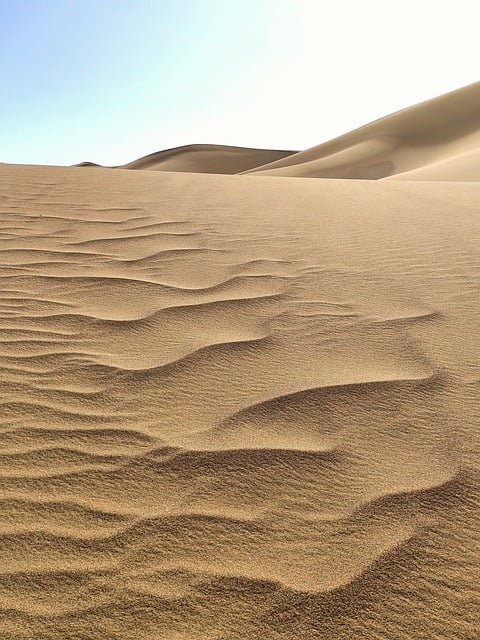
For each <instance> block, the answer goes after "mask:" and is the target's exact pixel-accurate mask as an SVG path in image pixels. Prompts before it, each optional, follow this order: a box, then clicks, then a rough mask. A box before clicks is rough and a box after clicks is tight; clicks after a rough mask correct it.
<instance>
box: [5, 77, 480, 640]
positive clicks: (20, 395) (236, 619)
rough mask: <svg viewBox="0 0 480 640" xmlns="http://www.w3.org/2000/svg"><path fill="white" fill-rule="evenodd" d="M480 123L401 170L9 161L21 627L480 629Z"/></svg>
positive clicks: (217, 637)
mask: <svg viewBox="0 0 480 640" xmlns="http://www.w3.org/2000/svg"><path fill="white" fill-rule="evenodd" d="M463 91H464V92H465V91H466V92H467V93H465V94H464V95H465V96H467V98H468V99H473V98H472V94H471V93H469V92H470V91H471V88H467V89H466V90H463ZM475 91H476V93H475V92H474V95H475V96H476V95H478V87H477V88H476V89H475ZM439 100H440V101H441V100H442V99H439ZM436 104H437V103H435V102H433V103H431V104H430V107H429V108H430V110H431V114H432V118H431V120H428V122H431V121H433V120H434V119H435V117H436V114H437V111H436V108H434V107H435V105H436ZM438 104H443V103H441V102H440V103H438ZM462 104H463V103H462ZM432 105H433V106H432ZM457 107H458V105H457ZM414 109H415V108H413V110H414ZM452 109H453V107H452ZM417 110H418V107H417ZM477 111H478V109H477ZM402 113H404V114H408V113H409V112H408V110H407V111H405V112H402ZM422 113H423V112H422ZM462 113H463V112H462ZM437 115H438V114H437ZM399 117H400V116H399ZM402 117H403V116H402ZM405 117H406V116H405ZM422 117H423V116H422ZM392 118H393V116H392ZM425 118H426V116H425ZM424 121H425V122H426V120H422V119H421V118H420V116H418V120H416V122H417V125H416V126H418V127H419V128H420V127H421V126H423V125H422V123H423V122H424ZM409 122H410V121H409ZM472 122H473V115H472V121H470V120H468V118H465V119H464V120H461V119H460V117H458V119H457V120H455V123H454V124H451V125H449V126H447V125H445V126H446V131H447V133H446V134H445V143H444V144H440V142H438V139H436V140H437V143H438V144H437V143H436V144H437V147H436V155H435V158H434V156H433V155H432V153H433V152H432V153H430V151H431V149H430V147H429V146H428V144H427V142H425V145H426V147H421V149H420V151H419V157H418V159H417V161H415V162H413V160H412V159H413V157H414V151H413V150H412V149H411V148H410V147H408V145H407V143H405V145H404V148H403V151H404V158H405V163H404V164H403V165H400V164H399V163H400V161H399V160H398V158H399V157H400V146H401V145H400V142H398V143H396V144H397V147H396V149H397V151H395V154H396V155H395V157H394V158H393V156H392V158H393V159H392V160H391V162H392V164H393V165H394V166H395V167H397V168H398V167H400V168H399V169H398V171H399V172H400V169H401V170H402V171H407V168H406V167H407V165H408V167H409V169H408V170H409V171H412V172H413V174H412V178H411V179H409V178H407V175H406V174H405V175H403V176H400V175H396V177H402V180H393V179H392V180H351V179H344V180H336V179H323V180H312V179H305V178H301V177H300V178H292V177H281V178H271V177H269V176H268V175H266V176H265V175H262V174H258V175H256V174H251V175H240V176H238V175H207V174H203V175H197V174H194V173H171V172H167V171H161V172H157V171H148V170H147V171H129V170H125V169H118V170H112V169H106V168H95V169H86V168H84V167H70V168H66V167H32V166H20V165H19V166H13V165H0V214H1V215H0V278H1V288H0V377H1V391H0V394H1V395H0V403H1V418H0V421H1V428H0V502H1V508H0V547H1V558H2V562H1V567H0V638H2V639H3V638H5V639H6V640H27V639H28V640H53V639H56V640H66V639H70V638H71V639H75V640H77V639H79V640H97V639H98V640H103V639H105V640H110V639H112V640H210V639H214V640H305V639H307V640H310V639H318V640H320V639H321V640H324V639H325V640H350V639H355V640H374V639H377V640H453V639H455V640H457V639H458V640H474V639H475V638H477V637H478V635H476V634H478V630H479V628H480V614H479V612H480V563H479V558H478V550H479V531H480V500H479V489H480V430H479V426H478V423H479V419H480V404H479V400H478V398H479V391H480V324H479V322H478V313H479V302H480V300H479V298H480V286H479V283H480V258H479V250H480V209H479V202H480V183H479V182H477V181H476V180H478V176H475V172H474V171H473V169H472V167H473V165H474V163H475V162H476V159H477V158H478V151H477V152H475V151H474V150H473V142H472V148H471V149H467V147H466V146H465V145H466V144H467V143H466V142H465V140H466V139H468V140H473V139H474V137H475V136H476V135H477V133H476V132H475V131H474V127H473V124H472ZM371 126H374V125H371ZM375 126H377V125H375ZM399 126H400V125H399ZM425 126H426V125H425ZM432 127H433V125H432ZM439 127H440V125H439ZM449 127H450V128H449ZM460 129H461V132H460V133H461V137H457V138H455V136H454V133H459V130H460ZM419 130H420V129H419ZM422 130H423V129H422ZM412 131H413V130H412ZM432 131H433V129H432ZM435 131H437V129H435ZM439 132H440V128H438V131H437V133H436V134H435V135H438V136H440V133H439ZM352 135H353V134H352ZM399 135H400V134H399ZM413 135H417V134H414V133H412V136H413ZM419 135H420V134H419ZM430 135H431V136H432V137H434V133H431V134H430V133H425V140H426V139H427V138H428V136H430ZM399 139H400V138H399ZM402 140H403V138H402ZM355 144H357V143H355ZM358 144H359V145H362V144H363V142H362V141H358ZM365 144H370V142H366V143H365ZM371 144H372V145H373V146H375V145H376V144H377V142H376V141H373V142H372V143H371ZM389 144H390V143H389ZM422 144H423V143H422ZM468 144H470V142H469V143H468ZM432 145H433V142H432ZM447 146H448V148H449V149H450V151H449V152H448V154H450V155H448V154H447V151H446V149H447ZM407 147H408V148H407ZM454 147H455V154H454V153H453V151H452V149H453V148H454ZM351 148H353V147H351ZM361 148H363V147H361ZM372 148H373V147H372ZM403 151H402V153H403ZM382 153H383V152H382ZM389 157H390V156H389ZM402 157H403V156H402ZM292 158H295V156H292ZM407 158H408V162H407V160H406V159H407ZM288 160H289V159H288V158H287V159H286V160H285V161H281V162H288ZM389 162H390V160H389ZM402 162H403V161H402ZM282 166H285V167H287V165H282ZM292 166H293V165H292ZM295 166H298V165H295ZM352 166H353V165H352ZM355 166H358V165H355ZM466 167H468V171H469V172H470V173H469V175H470V178H469V180H470V181H469V182H466V181H465V182H457V181H454V180H456V179H463V178H452V175H456V176H458V175H463V171H464V169H465V168H466ZM150 168H151V167H150ZM290 168H291V167H290ZM450 172H453V173H450ZM455 172H457V173H455ZM295 175H300V174H295ZM439 176H440V177H439Z"/></svg>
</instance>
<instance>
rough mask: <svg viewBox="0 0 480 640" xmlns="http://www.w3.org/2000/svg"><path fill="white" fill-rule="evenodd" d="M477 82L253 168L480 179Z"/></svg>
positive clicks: (275, 172) (280, 172) (299, 173)
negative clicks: (406, 173)
mask: <svg viewBox="0 0 480 640" xmlns="http://www.w3.org/2000/svg"><path fill="white" fill-rule="evenodd" d="M479 156H480V82H478V83H476V84H472V85H469V86H468V87H464V88H462V89H459V90H457V91H453V92H452V93H448V94H445V95H443V96H440V97H438V98H434V99H433V100H428V101H427V102H423V103H421V104H418V105H415V106H413V107H410V108H409V109H404V110H403V111H399V112H398V113H394V114H392V115H390V116H387V117H386V118H382V119H381V120H377V121H375V122H372V123H370V124H367V125H366V126H364V127H360V129H356V130H355V131H352V132H350V133H347V134H346V135H343V136H340V137H339V138H335V139H334V140H331V141H329V142H326V143H324V144H321V145H318V146H315V147H312V148H311V149H307V150H306V151H300V152H298V153H296V154H293V155H291V156H288V157H287V158H283V159H281V160H277V161H275V162H272V163H270V164H269V165H266V166H263V167H257V168H256V169H251V171H253V172H256V173H259V174H262V175H271V176H293V177H304V178H312V177H315V178H353V179H369V180H372V179H373V180H376V179H379V178H385V177H387V176H398V177H400V178H402V174H404V173H405V172H409V173H408V175H407V176H406V179H408V180H479V179H480V162H479Z"/></svg>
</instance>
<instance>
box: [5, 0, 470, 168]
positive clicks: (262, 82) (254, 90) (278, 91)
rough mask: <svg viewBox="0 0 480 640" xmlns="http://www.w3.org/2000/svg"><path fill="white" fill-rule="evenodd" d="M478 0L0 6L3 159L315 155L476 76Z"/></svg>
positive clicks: (36, 1)
mask: <svg viewBox="0 0 480 640" xmlns="http://www.w3.org/2000/svg"><path fill="white" fill-rule="evenodd" d="M477 11H478V5H477V3H476V2H473V1H470V0H456V1H455V2H438V0H437V1H435V2H433V1H432V2H430V0H415V1H412V0H402V1H401V2H399V1H397V2H386V1H385V0H381V1H380V0H378V1H377V0H361V1H359V0H326V1H324V0H0V87H1V92H0V162H11V163H27V164H59V165H68V164H74V163H77V162H81V161H93V162H98V163H100V164H107V165H115V164H122V163H124V162H128V161H130V160H133V159H135V158H138V157H141V156H143V155H146V154H148V153H152V152H155V151H159V150H161V149H165V148H170V147H175V146H180V145H184V144H192V143H212V144H232V145H238V146H247V147H260V148H275V149H305V148H308V147H311V146H315V145H317V144H320V143H321V142H324V141H326V140H328V139H331V138H334V137H336V136H338V135H341V134H342V133H345V132H347V131H350V130H352V129H354V128H356V127H358V126H361V125H363V124H366V123H367V122H371V121H372V120H375V119H377V118H380V117H382V116H385V115H387V114H389V113H392V112H394V111H398V110H399V109H402V108H405V107H408V106H410V105H412V104H416V103H417V102H420V101H422V100H426V99H429V98H432V97H435V96H437V95H440V94H442V93H445V92H447V91H451V90H453V89H457V88H459V87H461V86H464V85H467V84H470V83H472V82H476V81H477V80H479V79H480V78H479V76H478V55H479V46H478V21H477V20H476V17H477Z"/></svg>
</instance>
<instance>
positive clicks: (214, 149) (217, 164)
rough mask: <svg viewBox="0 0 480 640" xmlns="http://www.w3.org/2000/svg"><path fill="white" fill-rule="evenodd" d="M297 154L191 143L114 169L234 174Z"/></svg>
mask: <svg viewBox="0 0 480 640" xmlns="http://www.w3.org/2000/svg"><path fill="white" fill-rule="evenodd" d="M293 153H295V151H277V150H274V149H251V148H248V147H234V146H228V145H219V144H190V145H184V146H181V147H174V148H173V149H165V150H164V151H157V152H155V153H150V154H149V155H147V156H143V157H142V158H139V159H138V160H134V161H132V162H127V163H126V164H123V165H118V166H116V167H111V168H113V169H143V170H145V169H147V170H149V171H182V172H187V173H189V172H193V173H223V174H234V173H240V172H242V171H247V170H248V169H252V168H254V167H257V166H259V165H263V164H267V163H268V162H274V161H275V160H279V159H280V158H285V157H287V156H289V155H291V154H293ZM75 166H77V167H99V166H100V165H97V164H95V163H94V162H81V163H80V164H78V165H75Z"/></svg>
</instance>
